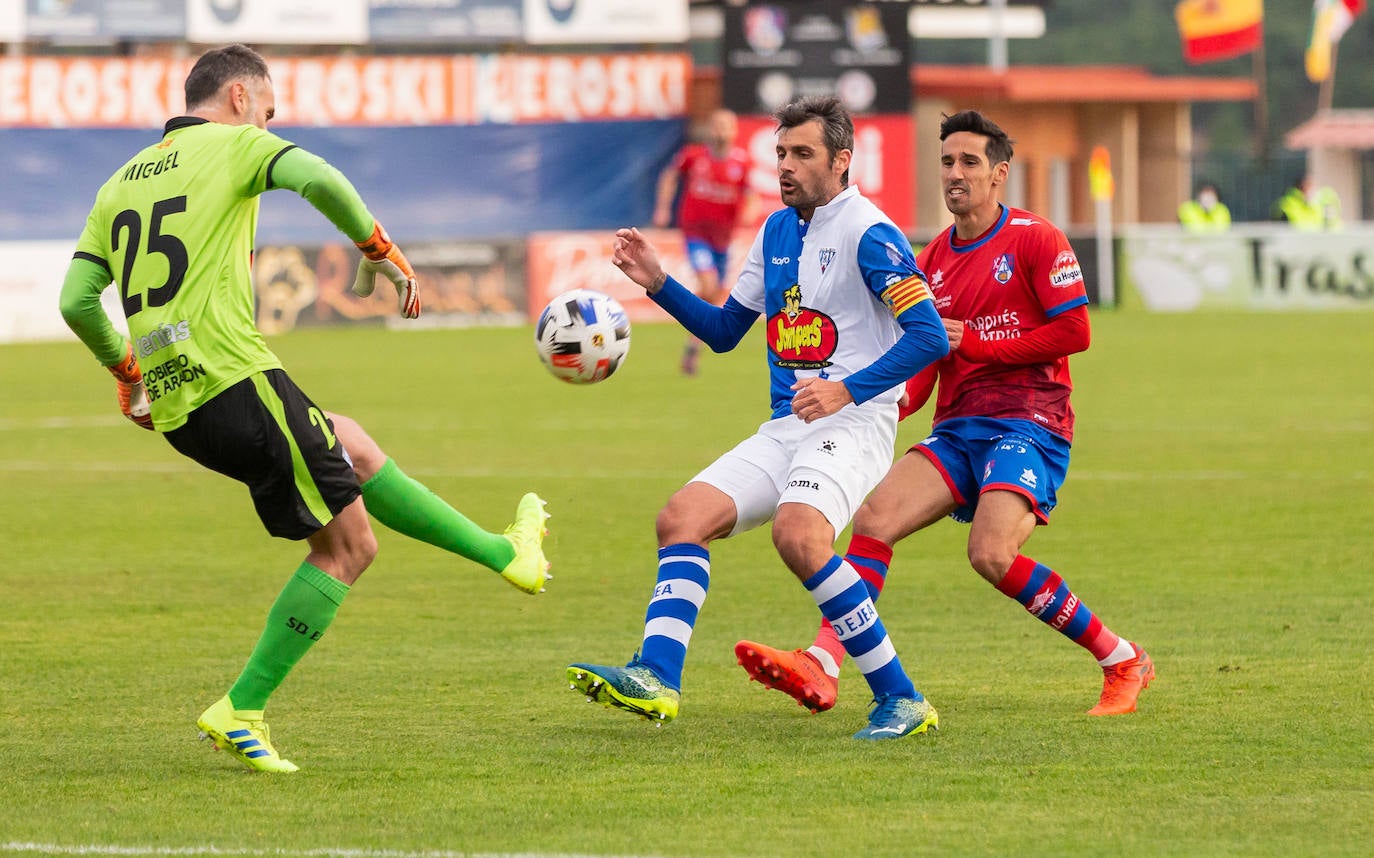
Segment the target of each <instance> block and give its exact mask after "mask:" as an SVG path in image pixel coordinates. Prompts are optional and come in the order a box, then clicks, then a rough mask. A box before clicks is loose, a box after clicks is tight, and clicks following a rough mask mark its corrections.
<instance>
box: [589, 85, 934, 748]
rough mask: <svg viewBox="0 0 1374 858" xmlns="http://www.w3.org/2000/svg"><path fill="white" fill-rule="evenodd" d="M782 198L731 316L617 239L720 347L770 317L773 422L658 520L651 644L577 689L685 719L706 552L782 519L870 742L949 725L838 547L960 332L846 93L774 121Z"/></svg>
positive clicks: (666, 303) (683, 318) (659, 296)
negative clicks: (897, 212)
mask: <svg viewBox="0 0 1374 858" xmlns="http://www.w3.org/2000/svg"><path fill="white" fill-rule="evenodd" d="M776 118H777V120H778V127H779V134H778V144H777V150H776V151H777V157H778V186H779V189H780V190H781V192H782V201H783V202H784V203H786V204H787V208H783V209H780V210H779V211H776V212H774V213H773V214H772V215H770V216H769V217H768V219H767V221H766V222H765V223H764V225H763V228H762V229H761V230H760V231H759V234H758V236H757V237H756V238H755V239H754V244H753V246H752V247H751V248H750V251H749V256H748V259H747V260H746V262H745V266H744V271H743V273H742V274H741V275H740V277H739V280H738V282H737V283H736V284H735V288H734V289H733V291H732V292H731V294H730V297H729V298H727V299H726V301H725V304H724V306H722V307H715V306H712V305H711V304H709V303H708V302H706V301H704V300H702V299H701V298H699V297H696V296H694V295H692V294H691V293H690V292H689V291H687V289H685V288H684V287H683V286H682V285H681V284H679V283H678V282H677V281H676V280H674V279H672V278H671V277H668V276H667V274H666V273H665V272H664V271H663V269H662V267H661V266H660V265H659V261H658V255H657V253H656V251H655V250H654V248H653V246H652V245H651V244H650V243H649V242H648V240H647V239H646V238H645V237H644V236H643V235H642V234H640V232H639V231H638V230H634V229H625V230H621V231H620V232H618V233H617V234H616V240H615V252H614V256H613V261H614V262H615V264H616V265H617V266H619V267H620V270H621V271H623V272H624V273H625V275H626V276H628V277H629V278H630V279H631V280H633V281H634V282H635V283H638V284H639V285H640V286H643V287H644V288H645V290H646V291H647V292H648V293H649V294H650V295H651V296H652V297H653V300H654V301H655V302H656V303H658V304H659V305H660V306H661V307H663V308H664V309H666V310H667V311H668V312H669V313H671V314H672V315H673V316H674V317H675V318H676V319H677V320H678V321H680V322H681V323H682V324H683V326H684V327H686V328H687V329H688V330H689V331H691V332H692V333H694V334H696V335H697V336H698V337H700V338H701V339H702V341H703V342H705V343H706V344H707V345H709V346H710V347H711V348H712V349H713V350H715V351H718V352H720V351H727V350H729V349H732V348H734V347H735V346H736V345H738V344H739V342H740V340H741V339H742V338H743V337H744V335H745V333H746V332H747V331H748V330H749V328H750V327H751V326H752V325H753V324H754V322H755V321H756V320H757V319H758V317H759V316H760V315H763V316H764V317H765V318H766V322H765V324H766V326H767V330H766V335H765V339H766V341H767V344H768V355H767V358H768V378H769V398H770V400H771V408H772V415H771V417H770V418H769V419H768V420H766V421H765V422H764V423H763V425H761V426H760V427H759V429H758V431H757V432H756V433H755V434H754V435H753V436H751V437H749V438H746V439H745V440H744V441H742V442H741V443H740V444H738V445H737V446H736V447H735V448H734V449H733V450H731V451H729V452H727V453H726V454H725V455H723V456H721V457H720V458H718V459H717V460H716V461H715V462H714V463H712V464H710V465H708V466H707V467H706V468H705V469H704V470H703V471H701V472H700V473H698V474H697V476H696V477H694V478H693V479H692V480H691V481H690V482H688V483H687V485H685V486H683V487H682V488H681V489H679V490H678V491H677V492H676V493H674V495H673V496H672V497H671V498H670V499H669V500H668V504H667V506H666V507H664V509H663V510H662V511H661V512H659V515H658V520H657V522H656V524H657V530H658V545H659V550H658V575H657V579H656V582H655V586H654V590H653V595H652V597H651V598H650V601H649V607H648V609H647V611H646V612H645V617H644V626H643V630H644V635H643V638H642V640H643V643H642V648H641V650H640V651H639V652H638V653H636V654H635V657H634V658H632V659H631V660H630V662H629V664H627V665H626V666H625V667H615V666H610V665H599V664H585V663H576V664H573V665H571V666H569V668H568V678H569V681H570V682H571V684H572V687H573V688H575V689H578V690H580V691H582V692H584V693H585V694H587V696H588V697H589V698H591V699H594V700H600V701H601V702H603V703H605V704H607V705H609V706H615V707H618V708H620V709H624V710H627V711H630V712H634V713H636V714H639V715H643V716H645V717H648V718H652V719H657V720H659V721H660V722H662V721H667V720H670V719H672V718H674V717H676V715H677V713H678V705H679V702H680V699H681V690H682V673H683V665H684V662H685V659H686V655H687V645H688V642H689V641H690V639H691V636H692V630H693V627H694V626H695V624H696V619H697V613H698V611H699V610H700V609H701V606H702V603H703V602H704V601H705V598H706V591H707V588H708V586H709V585H710V579H711V556H710V552H709V550H708V546H709V545H710V543H711V542H713V541H714V540H716V539H723V538H725V537H728V536H732V535H734V534H736V533H741V532H743V531H745V530H750V529H752V528H754V527H758V526H759V525H762V524H764V523H765V522H767V521H769V520H770V519H771V520H772V521H773V544H774V546H775V547H776V548H777V550H778V554H779V555H780V556H781V557H782V559H783V561H784V562H785V563H786V564H787V566H788V568H789V569H790V570H791V571H792V573H793V574H794V575H796V576H797V578H798V579H799V580H800V581H801V582H802V584H803V585H804V586H805V587H806V589H807V591H808V592H809V593H810V594H811V597H812V598H813V599H814V600H815V602H816V604H817V606H818V607H819V608H820V609H821V612H822V614H823V615H824V616H826V617H827V618H829V619H830V621H831V622H833V623H834V624H835V626H836V628H837V629H838V630H839V633H838V639H839V641H840V645H841V646H842V648H843V649H844V650H845V651H846V652H848V653H849V654H850V656H851V657H852V658H853V659H854V661H855V663H856V664H858V665H859V667H860V669H861V670H862V671H863V673H864V678H865V679H866V680H867V681H868V683H869V687H870V688H871V689H872V691H873V696H874V700H875V702H876V703H877V706H875V707H874V709H873V711H872V713H871V714H870V715H869V723H868V726H866V727H864V728H863V729H861V730H860V731H859V732H858V733H856V734H854V735H855V738H857V739H896V738H900V737H902V736H906V735H910V734H913V733H921V732H924V731H926V730H927V729H930V728H934V727H936V726H937V715H936V712H935V709H934V707H932V706H931V705H930V703H929V702H928V701H926V700H925V698H924V697H922V696H921V694H920V692H918V691H917V690H916V687H915V686H914V685H913V684H912V682H911V679H910V678H909V677H908V676H907V674H906V672H905V671H904V670H903V668H902V665H901V662H900V660H899V659H898V658H897V653H896V649H895V648H894V646H893V644H892V642H891V641H890V640H889V638H888V635H887V632H886V630H885V628H884V626H883V624H882V621H881V619H880V618H879V617H878V613H877V611H876V610H875V609H874V607H873V602H872V599H871V598H870V596H869V593H868V591H867V589H866V588H865V586H864V584H863V583H862V581H861V579H860V577H859V574H858V573H857V572H856V571H855V570H854V567H853V566H852V565H851V564H849V563H848V562H846V561H845V560H844V559H843V558H841V557H839V556H837V555H836V554H835V548H834V545H835V538H836V536H838V534H839V533H840V531H842V530H843V529H844V528H845V527H846V526H847V525H848V524H849V521H850V519H851V518H852V516H853V513H854V509H855V507H856V506H857V505H858V503H859V502H860V501H861V500H862V499H863V497H864V495H866V494H867V493H868V492H869V491H870V490H871V489H872V488H873V486H874V485H876V484H877V482H878V480H879V479H880V478H881V477H882V475H883V472H884V471H886V470H887V467H888V465H889V464H890V463H891V458H892V452H891V451H892V444H893V442H894V441H895V438H896V428H897V422H896V421H897V400H898V398H899V397H900V395H901V386H902V384H903V382H904V381H905V379H906V378H908V377H910V376H909V374H905V371H906V370H910V371H911V372H914V371H915V370H916V369H917V368H919V367H923V366H925V365H927V364H929V363H930V362H931V361H934V360H938V359H939V358H941V357H943V356H944V355H945V354H946V353H947V351H948V347H949V344H948V337H947V336H946V334H945V332H944V328H943V326H942V325H941V324H940V318H939V315H938V314H937V313H936V312H935V308H934V304H933V302H932V301H931V299H930V293H929V291H928V290H927V288H926V284H925V279H924V277H923V276H922V274H921V272H920V270H919V269H918V268H917V267H916V263H915V260H914V259H912V256H911V245H910V244H909V243H908V242H907V240H906V238H905V237H904V236H903V235H902V233H901V232H900V231H899V230H898V229H897V227H896V226H895V225H894V224H893V223H892V221H891V220H890V219H889V218H888V217H887V216H886V215H884V214H883V213H882V212H881V211H879V210H878V208H877V207H876V206H874V205H873V204H872V203H871V202H869V201H868V200H867V199H866V198H864V197H863V196H862V195H861V194H860V193H859V189H858V188H856V187H847V185H848V176H849V162H850V157H851V155H852V153H853V146H854V126H853V123H852V121H851V120H850V118H849V114H848V112H847V111H845V109H844V108H843V107H842V106H841V105H840V103H839V99H836V98H833V97H812V98H804V99H801V100H799V101H796V102H793V103H791V104H789V105H787V106H785V107H783V108H782V109H781V110H779V111H778V113H777V114H776Z"/></svg>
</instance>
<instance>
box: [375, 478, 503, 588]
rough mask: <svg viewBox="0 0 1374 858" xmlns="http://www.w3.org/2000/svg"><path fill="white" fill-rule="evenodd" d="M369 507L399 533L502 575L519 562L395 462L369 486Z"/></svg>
mask: <svg viewBox="0 0 1374 858" xmlns="http://www.w3.org/2000/svg"><path fill="white" fill-rule="evenodd" d="M363 503H364V504H365V505H366V506H367V511H368V512H369V513H371V514H372V517H373V518H375V519H377V520H378V521H380V522H381V523H382V524H384V525H386V526H387V527H389V528H391V529H392V530H394V531H396V532H397V533H401V534H404V535H406V536H409V537H410V538H411V539H418V540H420V541H421V542H428V543H429V544H430V545H435V546H438V547H439V548H442V549H444V550H445V551H451V552H453V553H454V554H457V555H460V556H462V557H466V558H467V559H469V560H475V561H477V562H478V563H481V564H482V565H483V566H485V567H487V568H488V569H492V570H495V571H497V572H500V571H501V570H502V569H505V568H506V566H507V565H508V564H509V563H510V562H511V561H512V560H514V559H515V546H514V545H512V544H511V541H510V540H509V539H507V538H506V537H504V536H502V535H501V534H499V533H489V532H488V531H486V530H483V529H482V528H480V527H478V526H477V525H475V524H473V523H472V521H471V520H469V519H468V517H467V516H465V515H463V514H462V513H461V512H459V511H458V510H456V509H454V508H453V507H451V506H449V505H448V503H447V502H446V501H445V500H444V499H443V498H441V497H439V496H438V495H436V494H435V493H434V492H432V491H430V490H429V489H427V488H425V486H424V485H423V484H421V483H418V482H416V481H415V480H413V479H411V478H410V477H408V476H406V474H405V472H404V471H402V470H401V469H400V467H399V466H397V464H396V462H395V460H393V459H387V460H386V464H385V465H382V469H381V470H380V471H378V472H377V473H376V475H375V476H373V477H372V479H370V480H368V481H367V482H365V483H363Z"/></svg>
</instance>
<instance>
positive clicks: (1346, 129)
mask: <svg viewBox="0 0 1374 858" xmlns="http://www.w3.org/2000/svg"><path fill="white" fill-rule="evenodd" d="M1283 142H1284V145H1286V146H1287V147H1288V148H1289V149H1374V110H1323V111H1319V112H1318V113H1317V115H1315V116H1313V117H1312V118H1311V119H1309V120H1307V121H1306V122H1304V123H1303V124H1301V125H1299V126H1298V127H1297V128H1294V129H1293V130H1292V131H1289V132H1288V133H1287V134H1285V135H1284V137H1283Z"/></svg>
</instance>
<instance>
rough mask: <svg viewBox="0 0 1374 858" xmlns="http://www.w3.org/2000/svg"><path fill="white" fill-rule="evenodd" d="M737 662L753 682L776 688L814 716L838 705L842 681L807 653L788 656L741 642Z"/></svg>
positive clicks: (736, 645)
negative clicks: (836, 701)
mask: <svg viewBox="0 0 1374 858" xmlns="http://www.w3.org/2000/svg"><path fill="white" fill-rule="evenodd" d="M735 658H736V660H738V661H739V663H740V666H741V667H743V668H744V669H745V671H747V672H748V674H749V678H750V679H757V680H758V681H759V682H761V683H763V684H764V686H766V687H768V688H776V689H777V690H778V691H781V692H782V693H783V694H786V695H788V696H789V697H791V698H792V699H793V700H796V701H797V703H798V704H799V705H801V706H805V707H806V708H807V709H810V710H811V711H812V712H824V711H825V710H827V709H829V708H831V707H833V706H834V705H835V698H836V696H838V694H839V691H840V680H839V679H838V678H836V677H833V676H829V675H827V674H826V672H825V669H824V668H822V667H821V663H820V662H819V661H817V660H816V657H815V656H814V655H812V654H811V653H809V652H806V651H805V650H800V649H794V650H792V651H790V652H788V651H785V650H780V649H773V648H772V647H771V646H764V645H763V644H760V643H754V642H753V641H740V642H739V643H737V644H735Z"/></svg>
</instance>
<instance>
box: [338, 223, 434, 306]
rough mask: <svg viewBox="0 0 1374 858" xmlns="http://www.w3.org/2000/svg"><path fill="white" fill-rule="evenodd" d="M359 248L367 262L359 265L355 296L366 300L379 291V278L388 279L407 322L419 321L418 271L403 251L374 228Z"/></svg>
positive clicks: (355, 281) (378, 228)
mask: <svg viewBox="0 0 1374 858" xmlns="http://www.w3.org/2000/svg"><path fill="white" fill-rule="evenodd" d="M357 245H358V249H359V250H361V251H362V252H363V261H362V262H360V263H358V276H357V277H355V278H353V294H355V295H357V296H358V297H360V298H366V297H367V296H368V295H371V294H372V290H373V289H374V288H376V285H377V284H376V277H377V275H378V274H382V275H385V276H386V279H388V280H390V281H391V282H392V284H393V285H394V286H395V287H396V296H397V297H398V298H399V299H400V308H401V315H402V316H404V317H405V318H407V319H414V318H417V317H419V315H420V281H419V280H417V279H415V269H413V268H411V267H410V261H409V260H407V259H406V255H405V254H404V253H402V252H401V248H399V247H397V246H396V245H394V244H392V243H391V237H390V236H388V235H387V234H386V230H384V229H382V225H381V224H379V223H376V224H374V225H373V227H372V235H371V236H370V237H369V238H368V239H367V240H366V241H359V242H357Z"/></svg>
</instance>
